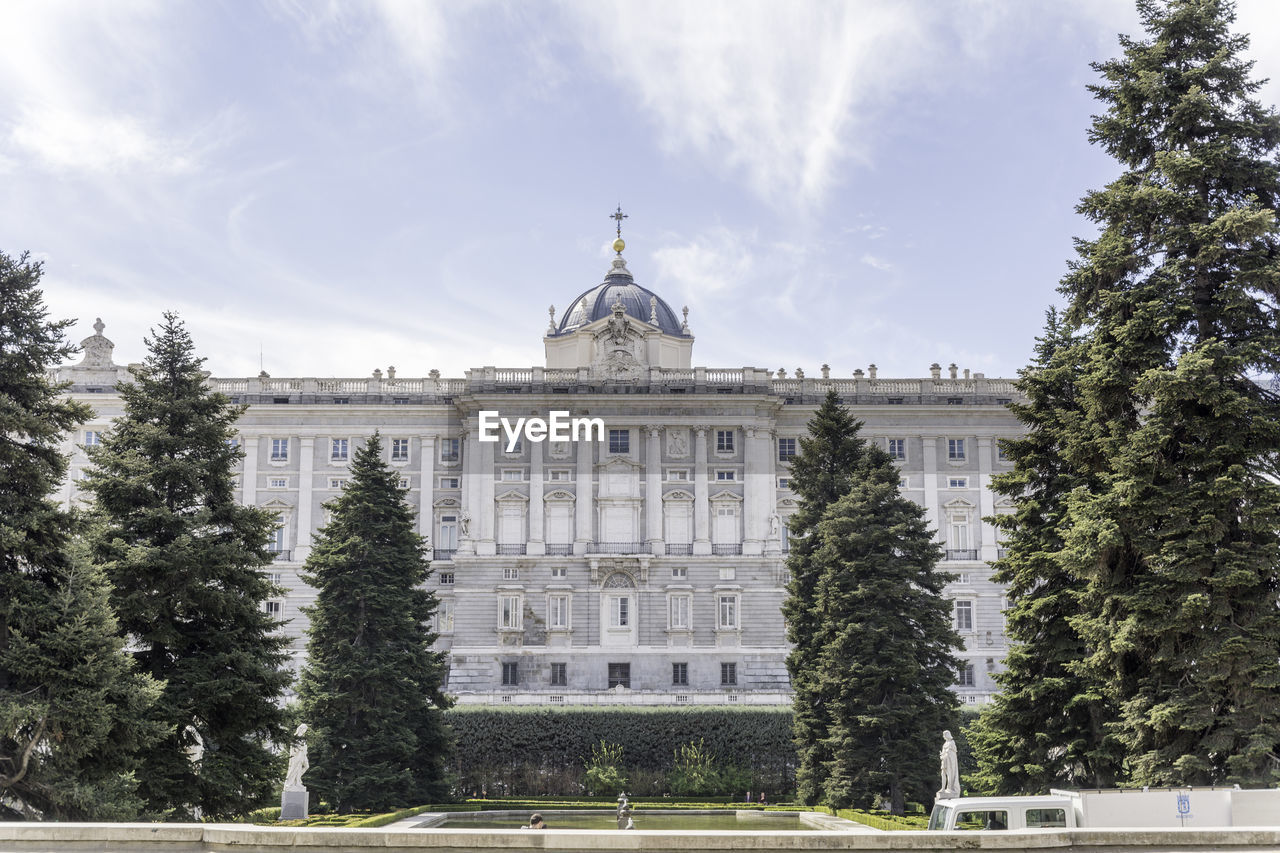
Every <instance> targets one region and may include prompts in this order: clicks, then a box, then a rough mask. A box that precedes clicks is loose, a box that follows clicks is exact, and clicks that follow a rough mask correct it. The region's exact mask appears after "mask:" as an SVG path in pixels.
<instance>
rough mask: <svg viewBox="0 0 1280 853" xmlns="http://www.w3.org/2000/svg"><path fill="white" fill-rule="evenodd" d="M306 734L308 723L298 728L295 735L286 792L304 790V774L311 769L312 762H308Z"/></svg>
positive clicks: (286, 775) (286, 778)
mask: <svg viewBox="0 0 1280 853" xmlns="http://www.w3.org/2000/svg"><path fill="white" fill-rule="evenodd" d="M306 733H307V724H306V723H303V724H301V725H300V726H298V730H297V731H295V732H294V733H293V736H294V742H293V746H292V747H290V749H289V772H288V773H286V774H285V777H284V788H285V790H286V791H298V790H301V789H302V788H303V785H302V774H303V773H306V772H307V770H309V769H310V768H311V762H310V761H308V760H307V740H306V737H305V735H306Z"/></svg>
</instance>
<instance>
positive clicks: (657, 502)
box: [644, 426, 666, 556]
mask: <svg viewBox="0 0 1280 853" xmlns="http://www.w3.org/2000/svg"><path fill="white" fill-rule="evenodd" d="M646 434H647V436H648V439H649V440H648V443H647V444H646V446H645V451H644V452H645V475H644V476H645V480H644V485H645V496H644V517H645V528H646V531H647V535H646V538H647V540H648V544H649V551H650V552H651V553H652V554H654V555H655V556H661V555H662V554H664V553H665V552H666V548H665V547H664V545H663V542H662V428H661V427H656V426H651V427H647V428H646Z"/></svg>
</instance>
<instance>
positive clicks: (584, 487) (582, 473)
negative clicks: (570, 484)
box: [573, 441, 595, 554]
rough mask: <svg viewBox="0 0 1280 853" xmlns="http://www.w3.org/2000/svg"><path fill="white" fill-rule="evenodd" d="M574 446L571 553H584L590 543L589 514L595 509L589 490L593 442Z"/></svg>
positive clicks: (581, 442)
mask: <svg viewBox="0 0 1280 853" xmlns="http://www.w3.org/2000/svg"><path fill="white" fill-rule="evenodd" d="M573 446H574V447H576V448H577V450H578V487H577V495H576V497H575V504H574V506H575V508H576V509H575V516H576V517H575V518H574V528H575V529H574V536H573V553H575V554H585V553H587V547H588V545H589V544H590V543H591V541H592V539H591V515H592V513H593V512H594V510H595V500H594V495H593V494H592V492H591V464H592V462H593V461H594V456H595V454H594V452H593V449H594V447H595V442H590V441H579V442H575V443H574V445H573Z"/></svg>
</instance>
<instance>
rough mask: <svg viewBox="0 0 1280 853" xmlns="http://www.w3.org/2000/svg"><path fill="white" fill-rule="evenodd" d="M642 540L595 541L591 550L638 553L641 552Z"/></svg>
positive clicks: (608, 552) (599, 552)
mask: <svg viewBox="0 0 1280 853" xmlns="http://www.w3.org/2000/svg"><path fill="white" fill-rule="evenodd" d="M643 544H644V543H642V542H595V543H593V544H592V546H591V548H592V550H593V551H594V552H595V553H597V554H640V553H642V552H643V550H644V549H643V547H642V546H643Z"/></svg>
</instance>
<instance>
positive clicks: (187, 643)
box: [84, 313, 291, 817]
mask: <svg viewBox="0 0 1280 853" xmlns="http://www.w3.org/2000/svg"><path fill="white" fill-rule="evenodd" d="M147 346H148V348H149V353H148V355H147V357H146V359H145V361H144V362H143V364H142V365H141V366H139V367H135V368H133V381H132V382H129V383H122V384H121V385H120V386H119V391H120V394H121V397H122V400H123V402H124V414H123V415H121V417H119V418H118V419H117V420H116V421H115V423H114V424H113V426H112V429H111V430H110V432H108V433H107V435H106V436H104V437H103V439H102V441H101V444H100V445H99V446H98V447H96V448H92V449H91V451H90V457H91V467H90V470H89V476H88V478H87V479H86V481H85V484H84V485H85V487H86V489H87V490H88V491H89V492H90V493H92V494H93V496H94V498H95V514H96V519H95V520H96V524H95V526H94V529H93V530H92V533H91V543H92V555H93V558H94V560H95V561H96V562H97V563H98V564H99V565H101V566H103V567H104V568H105V570H106V572H107V575H108V577H109V578H110V580H111V582H112V585H113V586H114V593H113V596H112V601H113V603H114V605H115V608H116V612H117V613H118V615H119V618H120V624H121V628H122V630H123V631H124V632H125V634H126V635H127V636H128V638H129V640H130V645H131V646H132V647H133V648H134V649H135V651H134V653H133V654H134V658H135V660H136V661H137V662H138V665H139V667H140V668H141V669H142V671H143V672H146V673H148V674H150V675H151V676H153V677H154V678H156V679H158V680H163V681H164V682H165V686H164V692H163V694H162V695H161V698H160V705H159V707H160V710H161V713H162V714H163V717H164V719H165V721H166V722H167V723H168V725H169V726H170V727H171V731H170V734H169V736H168V737H167V738H165V739H164V740H163V741H161V742H160V743H158V744H157V745H156V746H155V747H153V748H152V749H150V750H148V751H147V752H146V753H145V755H144V761H143V765H142V768H141V769H140V771H139V773H138V778H139V780H140V783H141V784H140V788H139V791H140V793H141V794H142V795H143V797H144V798H145V800H146V802H147V805H148V808H149V809H150V810H151V811H153V812H163V811H167V810H170V809H173V810H176V811H177V812H178V813H180V814H191V813H192V810H193V809H199V810H200V812H201V813H202V814H203V815H204V816H205V817H232V816H236V815H241V814H244V813H245V812H247V811H249V810H251V809H254V808H258V807H260V806H262V805H265V804H267V803H268V802H269V801H270V797H271V796H272V794H273V793H274V791H275V789H276V786H277V785H278V783H279V780H280V778H281V777H282V776H283V763H282V760H281V758H280V756H279V755H278V754H277V749H278V745H280V744H283V743H286V742H287V741H288V740H289V738H290V732H289V731H288V729H287V726H286V722H287V718H286V714H285V711H284V708H283V707H282V705H281V704H280V703H281V700H282V698H283V694H284V691H285V689H286V688H287V687H288V685H289V682H290V680H291V677H290V674H289V671H288V670H287V669H286V662H287V655H286V651H285V649H286V646H287V644H288V640H287V638H285V637H284V635H283V634H282V633H281V632H280V630H279V628H280V625H279V623H277V622H276V621H275V620H273V619H272V618H271V617H270V616H268V615H267V613H266V612H265V611H264V609H263V602H264V601H265V600H266V599H267V598H269V597H270V596H271V595H273V594H275V593H276V592H277V590H276V588H275V587H274V586H273V585H272V584H271V582H270V581H269V580H268V578H267V576H266V574H265V573H264V572H263V569H264V568H265V567H267V566H268V565H269V564H270V563H271V560H272V555H271V554H270V552H268V551H267V541H268V538H269V536H270V533H271V530H272V526H273V524H274V518H273V517H272V515H271V514H270V513H267V512H264V511H262V510H259V509H256V508H254V507H245V506H240V505H239V504H238V503H237V502H236V499H235V494H234V478H235V470H236V468H237V466H238V463H239V460H240V458H241V455H242V454H241V451H240V448H239V446H238V445H236V444H235V443H234V442H233V438H234V437H235V431H234V429H233V424H234V423H235V421H236V419H237V418H238V417H239V416H240V413H241V411H242V409H239V408H236V407H233V406H230V405H228V401H227V398H226V397H225V396H223V395H221V394H217V393H211V392H210V391H209V390H208V389H207V388H206V387H205V384H204V372H203V371H202V369H201V365H202V364H203V361H204V360H203V359H201V358H198V357H196V355H195V353H194V350H195V347H194V345H193V344H192V342H191V338H190V336H189V335H188V334H187V331H186V329H185V328H184V327H183V325H182V323H181V321H180V320H179V319H178V318H177V317H176V316H175V315H173V314H169V313H166V314H165V315H164V322H163V323H162V324H161V325H160V329H159V333H158V334H157V333H155V332H153V333H152V338H151V339H149V340H148V341H147ZM193 731H194V732H196V733H198V735H199V739H198V741H197V738H196V737H195V735H193V734H192V732H193ZM198 743H199V744H202V745H203V757H202V758H201V759H200V761H199V763H198V764H196V763H194V762H193V761H192V760H191V757H190V755H189V751H191V750H193V749H194V748H195V747H196V746H197V744H198Z"/></svg>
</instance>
